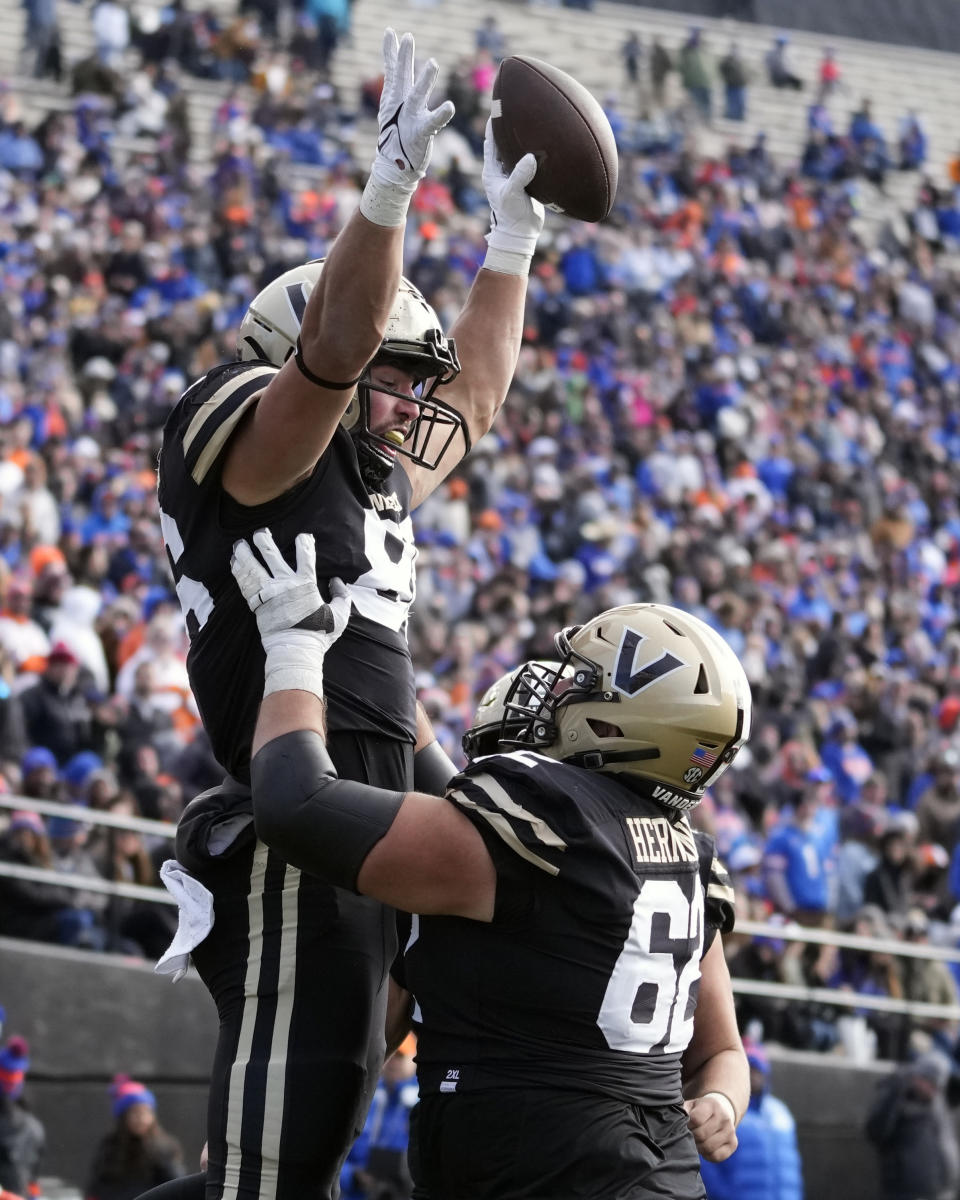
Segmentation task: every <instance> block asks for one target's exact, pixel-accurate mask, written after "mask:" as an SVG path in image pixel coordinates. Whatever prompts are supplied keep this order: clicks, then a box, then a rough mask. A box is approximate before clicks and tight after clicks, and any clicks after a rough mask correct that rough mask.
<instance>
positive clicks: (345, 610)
mask: <svg viewBox="0 0 960 1200" xmlns="http://www.w3.org/2000/svg"><path fill="white" fill-rule="evenodd" d="M253 542H254V545H255V546H256V547H257V549H258V550H259V551H260V553H261V555H262V556H263V561H264V562H265V563H266V564H267V565H266V567H262V566H261V565H260V563H259V561H258V560H257V558H256V556H255V555H254V553H253V551H252V550H251V549H250V546H249V545H248V543H247V542H244V541H239V542H235V543H234V547H233V555H232V557H231V559H230V570H231V571H232V572H233V577H234V579H236V581H237V583H238V584H239V586H240V591H241V592H242V593H243V598H244V600H246V602H247V604H248V605H249V608H250V611H251V612H252V613H253V614H254V615H255V616H256V618H257V629H259V631H260V641H261V642H262V643H263V648H264V650H265V651H266V655H267V661H266V665H265V667H264V684H263V694H264V696H269V695H270V693H271V692H281V691H288V690H294V691H301V692H312V693H313V694H314V695H315V696H318V697H319V698H320V699H323V659H324V655H325V654H326V653H327V651H328V650H329V649H330V647H331V646H332V645H333V643H334V642H335V641H336V640H337V638H338V637H339V636H340V634H341V633H343V631H344V629H345V628H346V626H347V621H348V620H349V617H350V597H349V595H348V594H347V589H346V587H345V585H344V584H343V583H342V582H341V580H339V579H331V580H330V597H331V599H330V603H329V604H327V603H325V602H324V600H323V597H322V596H321V595H320V588H319V587H318V586H317V550H316V545H315V543H314V540H313V534H312V533H301V534H299V535H298V536H297V540H296V547H297V569H296V571H294V570H293V568H292V567H289V566H288V565H287V563H286V562H285V561H284V557H283V555H282V554H281V553H280V551H279V550H278V549H277V544H276V542H275V541H274V540H273V535H272V534H271V532H270V530H269V529H258V530H257V532H256V533H255V534H254V535H253Z"/></svg>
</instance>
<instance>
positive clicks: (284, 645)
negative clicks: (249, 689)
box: [263, 629, 326, 700]
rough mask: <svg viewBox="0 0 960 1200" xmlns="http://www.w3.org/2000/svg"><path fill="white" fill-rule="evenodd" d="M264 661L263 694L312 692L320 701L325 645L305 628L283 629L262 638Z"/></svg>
mask: <svg viewBox="0 0 960 1200" xmlns="http://www.w3.org/2000/svg"><path fill="white" fill-rule="evenodd" d="M263 648H264V650H266V652H267V661H266V663H265V664H264V668H263V694H264V696H269V695H270V694H271V693H272V692H288V691H293V692H312V693H313V695H314V696H316V697H317V698H318V699H319V700H322V699H323V659H324V656H325V654H326V646H325V645H324V642H323V640H322V637H318V636H317V634H316V633H314V632H312V631H311V630H309V629H283V630H281V631H280V632H278V633H268V634H265V635H264V637H263Z"/></svg>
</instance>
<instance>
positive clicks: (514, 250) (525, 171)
mask: <svg viewBox="0 0 960 1200" xmlns="http://www.w3.org/2000/svg"><path fill="white" fill-rule="evenodd" d="M536 173H537V160H536V158H535V157H534V155H532V154H525V155H524V156H523V158H521V159H520V161H519V162H518V163H517V165H516V166H515V167H514V168H513V171H512V172H511V173H510V174H509V175H507V173H506V171H504V169H503V165H502V164H501V162H500V158H499V156H498V155H497V147H496V145H495V143H494V140H493V122H492V121H487V128H486V132H485V134H484V138H483V190H484V191H485V192H486V193H487V203H488V204H489V205H490V232H489V233H488V234H487V247H488V249H487V253H486V256H485V257H484V260H483V265H484V266H485V267H486V268H487V270H488V271H499V272H501V273H502V274H504V275H527V274H529V271H530V260H531V259H532V258H533V252H534V250H536V248H537V238H538V237H539V236H540V230H541V229H543V217H544V211H543V205H542V204H541V203H540V201H539V200H534V199H533V197H532V196H528V195H527V193H526V191H525V190H524V189H525V188H526V187H527V185H528V184H529V183H530V182H531V180H532V179H533V177H534V175H536Z"/></svg>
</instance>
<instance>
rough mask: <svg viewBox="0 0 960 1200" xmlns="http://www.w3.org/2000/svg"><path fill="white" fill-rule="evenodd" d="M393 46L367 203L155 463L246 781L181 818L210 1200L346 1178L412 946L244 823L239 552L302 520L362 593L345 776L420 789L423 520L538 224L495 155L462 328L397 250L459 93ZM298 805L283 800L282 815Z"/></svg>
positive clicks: (505, 339)
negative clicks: (196, 915)
mask: <svg viewBox="0 0 960 1200" xmlns="http://www.w3.org/2000/svg"><path fill="white" fill-rule="evenodd" d="M383 55H384V85H383V94H382V101H381V105H380V113H379V137H378V142H377V153H376V156H375V158H374V161H373V165H372V167H371V171H370V177H369V180H368V182H367V184H366V187H365V188H364V191H363V195H362V198H361V200H360V204H359V208H358V210H357V211H356V212H355V213H354V214H353V215H352V216H351V217H350V218H349V220H348V221H347V222H346V224H345V226H344V228H343V229H342V231H341V232H340V234H339V236H338V237H337V238H336V241H335V242H334V244H333V246H332V247H331V249H330V251H329V254H328V255H327V257H326V258H325V259H324V260H323V261H322V262H311V263H307V264H306V265H302V266H298V267H295V268H294V269H292V270H290V271H287V272H286V273H285V274H283V275H281V276H280V277H279V278H278V279H275V280H274V281H273V282H272V283H270V284H268V285H267V286H266V287H265V288H264V289H263V291H261V292H260V294H259V295H258V296H256V297H255V298H254V300H253V301H252V303H251V304H250V308H249V311H248V312H247V314H246V316H245V317H244V319H243V321H242V324H241V326H240V330H239V338H238V356H237V360H236V361H235V362H231V363H226V364H224V365H222V366H219V367H216V368H214V369H213V370H212V371H210V372H208V374H207V375H205V376H204V377H203V378H202V379H200V380H198V381H197V382H196V383H194V384H193V385H192V386H191V387H190V388H188V389H187V391H186V392H185V393H184V395H183V396H182V397H181V399H180V401H179V403H178V404H177V405H176V407H175V408H174V410H173V412H172V413H171V415H170V417H169V419H168V421H167V423H166V427H165V429H164V435H163V446H162V450H161V454H160V464H159V501H160V508H161V523H162V527H163V533H164V540H165V543H166V547H167V551H168V554H169V559H170V565H171V568H172V571H173V575H174V579H175V582H176V589H177V594H178V596H179V598H180V601H181V605H182V608H183V612H184V617H185V620H186V624H187V629H188V631H189V634H190V651H189V656H188V660H187V666H188V669H189V673H190V681H191V685H192V687H193V691H194V694H195V695H196V698H197V702H198V705H199V709H200V714H201V717H202V719H203V723H204V727H205V729H206V731H207V733H208V734H209V736H210V741H211V743H212V746H213V751H214V753H215V755H216V757H217V759H218V760H219V762H220V763H221V764H222V765H223V767H224V768H225V769H226V771H227V772H228V773H229V778H228V779H227V781H226V782H225V783H224V785H223V788H222V789H221V798H222V800H223V802H224V804H227V805H233V807H234V813H233V817H234V819H233V820H232V821H231V822H229V823H228V825H227V826H226V827H225V828H220V827H219V826H218V827H217V828H211V827H205V826H203V825H202V824H199V823H198V822H197V821H196V820H191V821H190V822H189V823H188V826H186V827H185V828H184V831H183V836H184V839H187V840H189V843H190V845H189V846H188V847H187V848H186V849H185V853H186V854H187V857H188V858H189V869H190V871H191V872H192V873H193V874H194V875H195V876H196V877H197V878H198V879H199V881H200V882H201V883H202V884H203V885H204V886H205V887H207V889H208V890H209V891H210V892H212V893H213V905H214V920H213V923H212V927H211V928H210V930H209V932H208V933H206V936H204V937H203V938H202V941H201V942H200V944H198V945H196V946H195V947H194V948H193V950H194V953H193V961H194V965H195V966H196V968H197V970H198V972H199V974H200V976H201V978H202V979H203V981H204V983H205V984H206V985H207V987H208V988H209V990H210V991H211V993H212V995H213V997H214V999H215V1000H216V1002H217V1006H218V1010H219V1013H220V1020H221V1026H220V1037H219V1043H218V1048H217V1052H216V1057H215V1061H214V1068H213V1075H212V1080H211V1090H210V1105H209V1113H208V1134H209V1168H208V1175H207V1186H206V1200H219V1197H221V1196H224V1195H227V1196H230V1197H231V1198H232V1197H236V1198H237V1200H259V1198H260V1197H263V1196H269V1197H270V1198H271V1200H326V1198H327V1197H330V1196H331V1195H333V1194H334V1192H335V1188H336V1186H337V1178H338V1175H339V1168H340V1161H341V1159H342V1157H343V1155H345V1154H346V1151H347V1149H348V1148H349V1145H350V1142H351V1140H352V1138H353V1137H354V1136H355V1134H356V1133H357V1132H358V1131H359V1129H360V1128H361V1126H362V1124H363V1118H364V1114H365V1112H366V1109H367V1106H368V1104H369V1100H370V1097H371V1096H372V1093H373V1089H374V1087H375V1085H376V1082H377V1079H378V1076H379V1071H380V1066H381V1064H382V1061H383V1054H384V1043H383V1017H384V1009H385V1005H386V993H387V987H386V979H387V973H388V967H389V964H390V962H391V961H392V959H393V957H394V953H395V948H396V932H395V921H394V914H393V913H392V912H389V911H387V910H386V909H385V908H384V906H383V905H381V904H380V903H378V902H377V901H376V900H374V899H371V898H366V897H361V896H357V895H353V894H351V893H347V892H343V891H339V890H336V889H334V888H333V887H331V886H330V885H329V884H328V883H325V882H323V881H321V880H318V879H316V878H315V877H310V876H307V875H305V874H303V875H302V874H301V872H300V871H299V870H297V869H296V868H295V867H294V866H293V865H292V864H291V863H289V861H284V859H283V857H282V856H281V855H278V854H277V853H276V852H275V849H274V847H273V846H272V845H271V842H270V840H269V839H268V840H267V841H265V842H264V841H258V840H257V839H256V838H255V837H253V831H252V826H251V825H250V822H249V808H250V801H249V787H248V782H249V766H250V743H251V738H252V735H253V729H254V723H255V720H256V714H257V708H258V706H259V704H260V699H261V695H262V692H263V680H264V675H263V671H264V651H263V648H262V646H261V643H260V638H259V636H258V633H257V625H256V622H255V621H254V619H253V617H252V616H251V614H250V611H249V610H248V608H247V606H246V605H245V604H244V603H243V600H242V598H241V597H240V595H239V593H238V592H237V590H236V587H235V585H234V582H233V579H232V577H231V575H230V566H229V563H230V554H231V549H232V546H233V543H234V541H235V540H236V539H237V538H238V537H244V536H249V535H250V534H252V533H253V531H254V530H256V529H259V528H260V527H262V526H266V527H268V528H269V529H270V530H271V531H272V534H273V538H274V539H275V542H276V545H277V546H279V547H280V550H281V552H283V553H288V554H290V553H292V548H293V542H294V538H295V536H296V535H297V534H298V533H300V532H301V531H303V530H309V531H311V532H312V533H314V534H315V535H316V545H315V579H314V586H316V583H317V580H319V581H320V582H321V583H322V585H323V586H324V587H325V586H326V581H327V580H329V579H330V578H331V577H332V576H337V577H339V578H340V579H342V580H343V581H344V584H345V586H346V588H347V600H348V602H349V603H348V608H349V613H348V620H346V627H345V630H344V632H343V636H342V638H340V640H339V641H338V642H337V645H336V647H335V649H334V650H333V652H332V653H331V655H330V657H329V660H328V663H327V691H328V699H329V710H328V729H327V736H328V742H327V745H328V749H329V753H330V755H331V756H332V759H333V761H334V762H335V763H336V766H337V770H338V771H339V773H340V775H341V776H343V777H344V778H346V779H354V780H364V781H367V782H370V783H373V784H377V785H380V786H383V787H386V788H391V789H398V790H401V791H403V790H405V789H407V788H409V787H411V786H413V784H414V783H415V780H417V779H420V780H421V781H422V780H423V779H424V778H425V776H424V775H423V770H424V769H428V768H429V765H430V762H431V751H430V748H429V747H424V751H423V754H420V755H416V756H415V744H416V736H417V715H416V712H415V690H414V684H413V669H412V665H411V661H410V652H409V649H408V646H407V640H406V622H407V616H408V613H409V609H410V605H411V603H412V601H413V597H414V559H415V556H416V549H415V547H414V544H413V532H412V526H411V520H410V513H411V510H412V509H413V508H415V507H416V505H417V504H418V503H419V502H420V501H422V500H423V499H424V498H425V497H426V496H428V495H429V494H430V493H431V492H432V491H433V489H434V488H436V487H437V486H438V484H439V483H440V482H441V481H442V480H443V479H444V477H445V476H446V475H447V474H448V473H449V472H450V471H451V470H452V468H453V467H454V466H455V465H456V464H457V463H458V462H459V461H460V459H461V458H462V457H463V455H464V454H465V453H466V452H467V451H468V449H469V447H470V444H471V441H472V440H475V439H476V438H478V437H479V436H481V435H482V434H483V433H485V432H486V431H487V429H488V428H489V427H490V424H491V422H492V421H493V419H494V416H495V415H496V413H497V410H498V409H499V407H500V405H501V404H502V403H503V400H504V398H505V396H506V392H507V388H508V386H509V383H510V380H511V378H512V375H513V371H514V368H515V366H516V362H517V356H518V353H519V348H520V339H521V331H522V319H523V309H524V297H525V293H526V276H527V271H528V269H529V264H530V260H531V257H532V255H533V252H534V247H535V245H536V241H537V237H538V235H539V232H540V229H541V226H542V223H543V210H542V208H541V207H540V206H539V205H537V204H536V202H534V201H533V200H531V199H530V197H529V196H527V195H526V193H525V191H524V187H525V185H526V184H527V183H529V182H530V180H531V178H532V177H533V174H534V172H535V170H536V163H535V161H534V159H533V157H532V156H528V157H527V159H525V160H522V161H521V162H520V163H518V164H517V166H516V167H515V168H514V170H513V172H512V173H511V174H510V175H509V176H507V175H506V174H505V173H504V172H503V171H502V170H501V169H500V168H499V167H498V165H497V164H496V162H495V160H493V158H492V157H491V160H490V161H489V162H488V164H487V166H486V168H485V173H484V185H485V189H486V193H487V196H488V199H489V202H490V205H491V231H490V233H489V235H488V243H489V245H488V249H487V252H486V257H485V259H484V262H483V264H482V269H481V270H480V271H479V272H478V273H477V276H476V278H475V280H474V282H473V285H472V287H471V290H470V293H469V295H468V297H467V301H466V304H465V306H464V309H463V311H462V313H461V314H460V316H459V318H458V319H457V320H456V322H455V323H454V325H453V328H452V329H451V330H450V331H449V332H450V336H449V337H447V336H446V334H445V332H444V330H443V329H442V328H441V325H440V322H439V320H438V318H437V314H436V313H435V312H434V310H433V309H432V308H431V306H430V304H429V303H428V302H427V301H426V299H425V298H424V297H423V296H422V295H421V294H420V292H419V291H418V290H417V289H416V288H415V287H414V286H413V285H412V284H411V283H410V282H409V281H408V280H406V279H404V278H403V277H402V275H401V266H402V254H403V232H404V227H405V224H406V219H407V210H408V206H409V203H410V200H411V197H412V196H413V193H414V192H415V191H416V188H417V186H418V184H419V182H420V179H421V178H422V177H423V175H424V174H425V172H426V170H427V167H428V164H429V161H430V156H431V148H432V145H433V141H434V137H435V135H436V133H437V132H438V130H440V129H441V128H442V127H443V126H444V125H445V124H446V123H447V122H448V121H449V120H450V117H451V115H452V113H453V105H452V104H451V103H450V102H446V103H444V104H440V105H438V106H437V107H435V108H431V107H429V98H430V93H431V90H432V88H433V86H434V83H435V81H436V79H437V74H438V67H437V64H436V63H435V62H433V61H432V60H430V61H429V62H427V64H426V65H425V66H424V67H423V68H422V69H421V70H420V71H419V72H417V71H416V70H415V67H414V45H413V38H412V36H411V35H410V34H405V35H404V36H403V37H402V38H398V37H397V35H396V34H395V33H394V32H393V30H387V32H386V36H385V38H384V43H383ZM421 786H422V783H421ZM278 799H279V798H278ZM195 812H196V810H194V815H195ZM288 813H289V809H288V808H287V807H286V806H281V808H280V810H279V811H278V816H279V824H280V825H282V823H283V821H284V820H285V819H286V817H285V814H288ZM181 864H182V865H183V866H186V865H187V863H186V862H185V861H184V860H181ZM181 878H184V877H182V876H181ZM188 885H190V881H189V880H186V881H185V882H184V887H187V886H188ZM198 1184H199V1186H201V1187H202V1185H203V1181H202V1180H199V1181H198Z"/></svg>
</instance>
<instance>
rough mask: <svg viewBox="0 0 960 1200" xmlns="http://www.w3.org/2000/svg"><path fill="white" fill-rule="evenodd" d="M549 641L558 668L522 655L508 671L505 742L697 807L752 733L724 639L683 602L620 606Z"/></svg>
mask: <svg viewBox="0 0 960 1200" xmlns="http://www.w3.org/2000/svg"><path fill="white" fill-rule="evenodd" d="M556 645H557V651H558V654H559V656H560V660H561V664H562V667H561V671H556V670H553V671H552V672H551V671H545V670H544V667H543V665H542V664H539V663H527V664H525V665H524V667H523V668H521V669H520V670H519V671H517V672H516V673H515V677H514V679H513V682H512V684H511V687H510V689H509V690H508V692H507V694H506V696H505V697H504V702H503V708H504V711H505V712H510V713H511V716H512V721H513V726H514V727H513V729H512V730H510V731H509V732H506V731H505V732H504V736H502V738H501V741H502V743H503V744H505V745H510V746H516V747H519V746H526V747H530V748H531V749H536V750H539V751H540V752H541V753H543V754H546V755H549V756H550V757H551V758H558V759H561V760H563V761H564V762H571V763H575V764H577V765H578V766H583V767H587V768H589V769H592V770H597V771H604V772H608V773H618V774H625V775H627V776H629V778H630V779H631V781H632V782H633V783H634V785H636V786H638V787H639V788H640V790H642V791H644V792H645V793H647V794H649V795H650V796H651V797H652V798H653V799H655V800H657V801H658V803H660V804H663V805H665V806H667V807H670V808H678V809H689V808H693V807H695V806H696V805H697V804H698V803H699V802H700V800H701V799H702V797H703V793H704V791H705V789H706V788H707V786H708V785H709V784H711V783H713V782H714V781H715V780H716V779H718V778H719V776H720V775H721V774H722V773H723V772H724V771H725V770H726V768H727V767H728V766H729V765H730V763H731V762H732V761H733V759H734V757H735V755H736V753H737V751H738V750H739V748H740V746H741V745H742V744H743V743H744V741H745V740H746V739H747V737H748V736H749V733H750V714H751V696H750V684H749V682H748V681H747V677H746V674H745V672H744V670H743V667H742V666H741V664H740V660H739V659H738V658H737V656H736V655H735V654H734V653H733V651H732V650H731V649H730V647H729V646H728V645H727V643H726V642H725V641H724V640H723V639H722V638H721V637H720V635H719V634H717V633H716V632H715V631H714V630H712V629H711V628H710V626H709V625H707V624H706V623H705V622H703V621H701V620H700V619H699V618H698V617H694V616H691V615H690V614H689V613H685V612H683V611H682V610H681V609H678V608H671V607H669V606H667V605H664V604H626V605H623V606H621V607H620V608H613V609H610V610H609V611H607V612H605V613H601V614H600V616H598V617H595V618H594V619H593V620H592V621H588V622H587V623H586V624H585V625H580V626H574V627H572V628H570V629H565V630H564V631H563V632H562V633H559V634H558V635H557V638H556ZM520 711H523V712H524V717H525V720H524V721H523V723H522V724H521V725H520V726H519V727H518V725H517V716H518V713H519V712H520Z"/></svg>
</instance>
